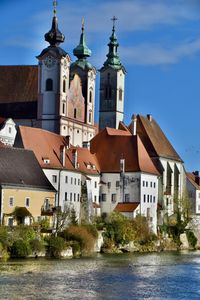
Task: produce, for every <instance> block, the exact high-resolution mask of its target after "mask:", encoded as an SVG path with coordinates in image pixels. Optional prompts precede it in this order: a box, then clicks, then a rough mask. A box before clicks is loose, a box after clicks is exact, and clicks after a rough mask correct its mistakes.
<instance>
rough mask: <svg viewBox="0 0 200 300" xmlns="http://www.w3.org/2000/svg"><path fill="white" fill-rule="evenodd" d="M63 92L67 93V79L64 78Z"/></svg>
mask: <svg viewBox="0 0 200 300" xmlns="http://www.w3.org/2000/svg"><path fill="white" fill-rule="evenodd" d="M63 93H66V80H65V79H64V80H63Z"/></svg>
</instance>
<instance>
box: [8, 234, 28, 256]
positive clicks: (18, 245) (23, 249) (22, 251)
mask: <svg viewBox="0 0 200 300" xmlns="http://www.w3.org/2000/svg"><path fill="white" fill-rule="evenodd" d="M10 250H11V257H17V258H25V257H27V256H28V255H30V254H31V247H30V244H29V242H28V241H23V240H21V239H20V240H17V241H15V242H14V243H13V245H12V246H11V249H10Z"/></svg>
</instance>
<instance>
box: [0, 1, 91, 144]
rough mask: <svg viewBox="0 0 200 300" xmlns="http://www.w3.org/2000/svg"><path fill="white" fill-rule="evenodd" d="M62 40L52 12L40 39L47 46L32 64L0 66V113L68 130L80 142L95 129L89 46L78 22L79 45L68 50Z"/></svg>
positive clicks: (53, 129) (73, 141) (50, 128)
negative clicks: (36, 64) (51, 18)
mask: <svg viewBox="0 0 200 300" xmlns="http://www.w3.org/2000/svg"><path fill="white" fill-rule="evenodd" d="M64 40H65V36H64V34H63V33H62V32H61V31H60V30H59V28H58V18H57V15H56V1H54V16H53V20H52V26H51V29H50V30H49V32H47V33H46V34H45V41H47V42H48V43H49V46H48V47H47V48H45V49H44V50H42V52H41V53H40V54H39V55H38V56H37V59H38V66H1V67H0V91H1V92H0V116H1V117H4V118H12V119H13V120H14V121H15V122H16V124H17V125H27V126H31V127H39V128H42V129H46V130H48V131H51V132H54V133H58V134H61V135H63V136H69V137H70V142H71V144H73V145H74V146H82V145H83V143H84V142H88V141H89V140H91V139H92V138H93V137H94V136H95V134H96V131H97V126H95V124H94V109H95V81H96V69H95V68H94V67H93V66H92V65H91V64H90V63H89V62H88V60H87V59H88V57H90V56H91V50H90V49H89V48H88V47H87V45H86V41H85V29H84V22H82V29H81V36H80V42H79V45H78V46H77V47H76V48H75V49H74V51H73V53H74V55H75V56H76V58H77V60H76V61H75V62H74V63H71V59H70V56H69V54H68V53H67V52H65V50H64V49H62V48H61V47H60V44H61V43H63V42H64Z"/></svg>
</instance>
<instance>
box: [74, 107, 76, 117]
mask: <svg viewBox="0 0 200 300" xmlns="http://www.w3.org/2000/svg"><path fill="white" fill-rule="evenodd" d="M74 119H76V108H74Z"/></svg>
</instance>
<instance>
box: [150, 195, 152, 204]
mask: <svg viewBox="0 0 200 300" xmlns="http://www.w3.org/2000/svg"><path fill="white" fill-rule="evenodd" d="M150 202H151V203H152V195H151V196H150Z"/></svg>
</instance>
